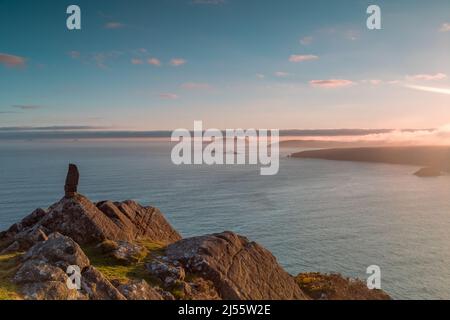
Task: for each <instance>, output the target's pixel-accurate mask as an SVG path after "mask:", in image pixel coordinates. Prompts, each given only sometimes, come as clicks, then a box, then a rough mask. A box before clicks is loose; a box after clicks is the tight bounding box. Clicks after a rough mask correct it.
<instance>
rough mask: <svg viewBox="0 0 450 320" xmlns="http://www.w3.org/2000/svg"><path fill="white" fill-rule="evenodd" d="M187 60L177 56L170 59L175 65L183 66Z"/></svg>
mask: <svg viewBox="0 0 450 320" xmlns="http://www.w3.org/2000/svg"><path fill="white" fill-rule="evenodd" d="M186 62H187V61H186V60H184V59H180V58H175V59H172V60H170V64H171V65H172V66H174V67H178V66H182V65H183V64H185V63H186Z"/></svg>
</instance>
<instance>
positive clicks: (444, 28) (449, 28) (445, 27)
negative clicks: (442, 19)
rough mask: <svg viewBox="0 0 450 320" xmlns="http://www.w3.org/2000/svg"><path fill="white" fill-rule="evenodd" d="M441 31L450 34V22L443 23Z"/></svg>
mask: <svg viewBox="0 0 450 320" xmlns="http://www.w3.org/2000/svg"><path fill="white" fill-rule="evenodd" d="M439 31H441V32H449V31H450V23H448V22H446V23H443V24H442V25H441V28H440V29H439Z"/></svg>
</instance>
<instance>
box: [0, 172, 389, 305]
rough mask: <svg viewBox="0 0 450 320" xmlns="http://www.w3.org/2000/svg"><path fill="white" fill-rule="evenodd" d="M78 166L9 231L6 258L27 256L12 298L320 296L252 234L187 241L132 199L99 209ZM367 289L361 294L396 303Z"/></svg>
mask: <svg viewBox="0 0 450 320" xmlns="http://www.w3.org/2000/svg"><path fill="white" fill-rule="evenodd" d="M75 169H76V167H75ZM75 169H74V168H73V167H72V172H69V175H68V178H67V181H66V187H65V197H64V198H62V199H61V200H60V201H58V202H57V203H55V204H54V205H52V206H51V207H50V208H48V209H47V210H43V209H37V210H35V211H34V212H33V213H31V214H30V215H29V216H27V217H25V218H24V219H23V220H22V221H20V222H19V223H16V224H14V225H13V226H11V227H10V228H9V229H8V230H6V231H4V232H1V233H0V255H3V254H10V255H12V256H15V257H17V260H14V261H17V266H16V267H14V268H13V269H11V266H8V268H9V269H11V270H13V274H12V276H11V279H9V281H10V282H11V283H12V284H14V285H15V286H17V287H18V290H19V291H20V293H19V292H15V291H14V292H12V293H13V295H12V296H17V295H19V296H20V297H22V298H24V299H33V300H44V299H45V300H48V299H53V300H62V299H64V300H66V299H76V300H85V299H90V300H126V299H128V300H173V299H190V300H195V299H211V300H215V299H236V300H251V299H260V300H274V299H276V300H291V299H300V300H304V299H305V300H306V299H311V298H313V299H315V298H317V297H316V296H314V295H312V294H311V292H310V291H311V290H309V289H310V288H309V287H305V286H302V285H304V282H301V281H300V280H299V279H300V278H299V277H297V279H295V278H294V277H293V276H291V275H290V274H288V273H287V272H286V271H285V270H284V269H283V268H282V267H281V266H280V265H279V264H278V262H277V260H276V258H275V257H274V256H273V255H272V254H271V253H270V252H269V251H268V250H266V249H265V248H263V247H262V246H260V245H259V244H257V243H255V242H251V241H249V240H248V239H247V238H245V237H243V236H240V235H237V234H235V233H233V232H223V233H217V234H211V235H205V236H199V237H192V238H186V239H182V238H181V236H180V234H179V233H178V232H177V231H176V230H175V229H173V228H172V226H171V225H170V224H169V223H168V222H167V220H166V219H165V218H164V216H163V215H162V214H161V212H160V211H159V210H158V209H156V208H153V207H143V206H141V205H139V204H138V203H136V202H134V201H131V200H127V201H124V202H111V201H102V202H99V203H97V204H94V203H93V202H91V201H90V200H89V199H87V198H86V197H84V196H83V195H81V194H78V193H77V190H76V189H77V188H76V187H77V184H78V178H79V176H78V170H75ZM68 192H69V193H70V194H68ZM74 276H75V278H74ZM333 279H334V278H333ZM334 280H335V279H334ZM338 280H339V281H334V282H333V283H334V284H336V287H341V288H344V289H343V290H344V291H342V292H345V295H342V294H341V295H339V294H334V295H329V296H328V297H329V298H330V299H331V298H339V297H345V298H351V297H352V292H353V291H352V290H354V289H355V288H356V287H355V286H354V285H353V283H350V282H346V281H345V280H341V279H338ZM323 281H324V279H323V278H320V279H319V280H318V281H317V282H318V283H322V282H323ZM308 283H309V282H308ZM309 284H310V283H309ZM1 285H2V283H0V289H2V288H1ZM74 285H75V286H74ZM313 288H316V287H315V286H313ZM357 289H358V290H359V291H357V294H356V293H355V295H354V297H362V296H365V297H369V298H375V297H376V298H379V297H388V296H387V295H383V294H384V293H383V294H377V295H376V296H375V295H370V294H368V293H366V292H365V291H364V290H363V289H361V288H360V286H358V287H357ZM0 291H1V290H0ZM305 291H306V293H305ZM335 292H341V291H335ZM314 293H315V292H314ZM362 293H364V295H362ZM321 297H323V296H322V295H321ZM325 298H327V297H325Z"/></svg>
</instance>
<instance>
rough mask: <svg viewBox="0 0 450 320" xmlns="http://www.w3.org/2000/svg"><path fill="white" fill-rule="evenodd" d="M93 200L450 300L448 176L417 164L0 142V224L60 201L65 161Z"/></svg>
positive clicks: (159, 146)
mask: <svg viewBox="0 0 450 320" xmlns="http://www.w3.org/2000/svg"><path fill="white" fill-rule="evenodd" d="M69 162H74V163H77V164H78V165H79V168H80V172H81V181H80V192H81V193H83V194H85V195H86V196H88V197H89V198H91V199H92V200H94V201H98V200H104V199H111V200H125V199H135V200H137V201H139V202H141V203H143V204H146V205H153V206H156V207H159V208H160V209H161V210H162V212H163V213H164V214H165V216H166V217H167V218H168V219H169V220H170V222H171V223H172V224H173V225H174V227H175V228H176V229H178V230H179V231H180V232H181V233H182V234H183V236H185V237H186V236H193V235H200V234H205V233H212V232H220V231H223V230H232V231H235V232H238V233H241V234H243V235H246V236H247V237H249V238H250V239H252V240H255V241H257V242H259V243H261V244H262V245H264V246H265V247H267V248H268V249H269V250H271V251H272V252H273V253H274V255H275V256H276V257H277V258H278V261H279V262H280V263H281V264H282V265H283V266H284V267H285V268H286V269H287V270H288V271H289V272H291V273H292V274H296V273H299V272H304V271H320V272H340V273H342V274H344V275H347V276H352V277H360V278H365V277H366V274H365V270H366V268H367V266H369V265H372V264H376V265H379V266H380V267H381V272H382V288H383V289H384V290H386V291H387V292H388V293H390V294H391V295H392V296H393V297H395V298H399V299H422V298H424V299H442V298H446V299H450V268H449V266H450V198H449V196H448V194H449V191H450V177H449V176H446V177H440V178H431V179H420V178H417V177H415V176H413V175H412V173H413V172H414V170H415V168H413V167H408V166H394V165H383V164H362V163H351V162H334V161H323V160H300V159H288V158H286V157H283V159H282V160H281V164H280V172H279V174H278V175H276V176H260V175H259V169H258V168H257V167H255V166H244V167H242V166H213V167H208V166H182V167H176V166H174V165H172V163H171V161H170V146H169V145H168V144H166V143H163V142H148V141H146V142H144V141H141V142H130V141H122V142H104V141H103V142H98V141H90V142H86V141H83V142H81V141H80V142H66V143H63V142H55V141H52V142H33V141H31V142H19V141H15V142H5V141H4V142H0V164H1V166H0V229H5V228H7V227H8V226H9V225H10V224H12V223H14V222H16V221H18V220H19V219H20V218H22V217H24V216H25V215H27V214H29V213H30V212H31V211H32V210H33V209H35V208H37V207H48V206H49V205H50V204H52V203H53V202H55V201H57V200H59V198H61V197H62V194H63V185H64V179H65V174H66V170H67V164H68V163H69Z"/></svg>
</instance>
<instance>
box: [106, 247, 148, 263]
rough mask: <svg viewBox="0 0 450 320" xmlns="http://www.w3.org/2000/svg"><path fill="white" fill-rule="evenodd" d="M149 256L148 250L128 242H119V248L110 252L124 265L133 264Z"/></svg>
mask: <svg viewBox="0 0 450 320" xmlns="http://www.w3.org/2000/svg"><path fill="white" fill-rule="evenodd" d="M146 254H147V250H146V249H145V248H144V247H143V246H141V245H138V244H134V243H129V242H126V241H118V242H117V248H115V249H114V250H112V251H111V252H110V255H111V256H112V257H113V258H114V259H116V260H118V261H119V262H120V263H123V264H133V263H136V262H139V261H140V260H142V259H143V258H144V257H145V255H146Z"/></svg>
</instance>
